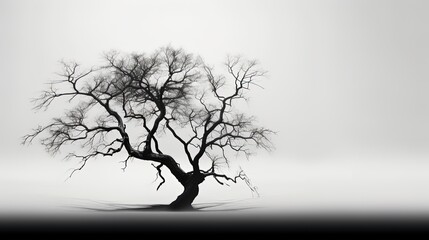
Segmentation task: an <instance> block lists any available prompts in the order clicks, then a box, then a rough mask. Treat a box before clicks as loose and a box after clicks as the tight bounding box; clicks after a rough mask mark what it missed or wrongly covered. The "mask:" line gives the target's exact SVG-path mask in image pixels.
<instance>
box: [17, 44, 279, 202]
mask: <svg viewBox="0 0 429 240" xmlns="http://www.w3.org/2000/svg"><path fill="white" fill-rule="evenodd" d="M225 66H226V70H227V74H226V76H224V75H217V74H215V73H214V69H213V68H212V67H209V66H208V65H206V64H205V63H204V62H203V61H202V60H201V59H200V58H199V57H195V56H193V55H192V54H188V53H186V52H185V51H183V50H182V49H175V48H172V47H164V48H161V49H159V50H157V51H155V53H153V54H151V55H147V54H119V53H117V52H111V53H108V54H106V55H105V64H104V65H102V66H100V67H97V68H92V69H89V70H86V71H84V70H81V67H80V66H79V65H78V64H77V63H64V62H63V67H64V69H63V70H64V71H63V73H62V74H61V76H62V79H61V80H59V81H54V82H52V83H51V84H50V87H49V89H47V90H45V91H43V92H42V94H41V96H40V97H38V98H37V99H35V100H34V101H35V108H36V109H38V110H40V109H44V110H46V109H47V108H48V107H49V106H51V103H52V102H53V101H54V100H58V99H60V98H65V100H67V101H64V102H63V103H64V104H69V105H71V106H72V108H71V109H69V110H66V112H65V113H64V115H62V116H61V117H57V118H53V119H52V121H51V122H50V123H49V124H47V125H45V126H39V127H38V128H36V129H34V130H33V132H32V133H30V134H28V135H26V136H24V140H23V142H24V144H25V143H31V142H32V141H33V140H34V139H35V138H36V137H38V136H39V135H40V142H41V144H42V145H43V146H45V148H46V150H47V151H48V152H50V153H54V154H55V153H57V152H58V151H59V150H60V149H61V148H62V147H63V146H65V145H67V144H74V143H76V144H77V143H80V144H81V146H82V152H85V154H83V155H82V154H77V153H74V152H73V153H70V154H68V157H75V158H79V159H81V161H82V164H81V165H80V167H79V168H77V169H75V170H74V171H73V172H72V173H71V175H73V173H74V172H75V171H77V170H81V169H82V168H83V167H84V166H85V164H86V162H87V161H88V160H89V159H91V158H94V157H96V156H113V155H115V154H117V153H120V152H125V153H126V154H127V156H128V157H127V158H126V160H125V161H124V163H125V167H126V164H127V161H128V160H129V159H131V158H134V159H139V160H144V161H152V162H153V164H152V165H153V166H154V167H155V168H156V170H157V177H160V178H161V179H162V181H161V183H160V184H159V185H158V188H157V189H159V188H160V187H161V185H162V184H163V183H164V182H165V178H164V177H163V175H162V169H163V167H166V168H167V169H168V170H169V171H170V172H171V174H172V175H174V177H175V178H176V179H177V180H178V181H179V182H180V183H181V184H182V185H183V187H184V191H183V193H182V194H180V195H179V196H178V197H177V199H176V200H175V201H173V202H172V203H171V204H170V207H171V208H172V209H185V208H190V207H192V205H191V204H192V202H193V201H194V199H195V198H196V196H197V195H198V191H199V184H200V183H202V182H203V181H204V179H205V178H207V177H213V178H214V179H216V181H217V182H218V183H220V184H222V185H223V184H225V183H226V182H228V181H231V182H234V183H235V182H237V180H238V179H242V180H245V182H246V183H248V185H249V187H251V189H252V190H253V191H256V189H255V188H253V187H252V186H251V185H250V182H249V181H248V178H247V176H246V175H245V174H244V172H243V171H241V170H240V172H238V174H237V175H236V176H233V177H231V176H227V175H226V174H223V173H222V172H220V171H219V167H220V165H222V164H221V163H226V164H229V158H228V156H229V155H231V153H237V154H244V155H246V156H249V155H250V154H251V153H253V152H254V151H252V150H253V149H254V148H255V146H256V147H260V148H264V149H267V150H269V149H271V147H272V144H271V142H270V140H269V137H270V135H271V134H272V133H273V132H272V131H271V130H269V129H266V128H263V127H257V126H255V125H254V120H255V119H254V117H253V116H247V115H246V114H243V113H240V112H239V111H238V110H237V108H236V107H235V104H236V103H237V102H239V101H240V100H246V99H247V95H246V94H247V93H248V91H249V90H250V88H251V87H252V86H259V85H258V84H257V83H256V80H257V79H259V78H260V77H262V76H263V75H264V72H263V71H261V70H259V69H258V68H257V67H258V65H257V62H256V61H245V60H242V59H241V58H239V57H233V58H231V57H230V58H228V60H227V62H226V64H225ZM75 103H77V104H75ZM126 124H128V125H130V126H131V127H127V126H126ZM137 124H138V126H139V127H138V128H136V127H132V126H137ZM167 134H170V136H171V137H172V138H174V139H175V140H176V141H178V143H179V144H180V145H181V148H182V150H183V151H184V153H185V155H186V158H187V162H188V163H189V164H190V166H191V167H192V170H191V171H189V172H186V171H184V170H183V169H182V168H181V167H180V165H179V163H178V161H177V160H176V159H175V158H173V157H172V156H170V155H168V154H167V153H165V152H163V151H162V150H161V146H163V145H162V141H161V140H160V136H161V137H162V136H164V137H165V135H167ZM134 135H138V136H137V137H132V136H134ZM203 159H206V160H205V161H207V160H209V161H210V167H206V169H202V167H201V166H202V165H203V164H201V161H202V160H203ZM125 167H124V169H125ZM71 175H70V176H71Z"/></svg>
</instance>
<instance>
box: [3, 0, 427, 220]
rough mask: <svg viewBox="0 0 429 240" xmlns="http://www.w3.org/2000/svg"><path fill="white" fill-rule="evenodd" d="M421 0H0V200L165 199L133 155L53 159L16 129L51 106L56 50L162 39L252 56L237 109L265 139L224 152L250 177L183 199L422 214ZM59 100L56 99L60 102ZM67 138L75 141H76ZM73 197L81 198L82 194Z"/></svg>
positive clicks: (205, 53) (72, 53) (139, 47)
mask: <svg viewBox="0 0 429 240" xmlns="http://www.w3.org/2000/svg"><path fill="white" fill-rule="evenodd" d="M428 10H429V2H427V1H415V0H411V1H408V0H407V1H405V0H404V1H397V0H389V1H387V0H371V1H370V0H359V1H358V0H341V1H340V0H337V1H334V0H323V1H317V0H313V1H310V0H304V1H287V0H232V1H231V0H228V1H227V0H216V1H214V0H212V1H210V0H205V1H202V0H181V1H173V0H169V1H167V0H159V1H144V0H139V1H132V0H124V1H119V0H118V1H114V0H89V1H88V0H85V1H83V0H62V1H58V0H38V1H31V0H0V33H1V37H0V73H1V75H0V79H1V86H2V87H1V94H0V107H1V110H2V114H1V118H0V126H1V136H0V153H1V154H0V196H1V200H0V212H2V211H15V210H17V209H23V206H25V207H26V208H25V209H29V210H32V209H36V208H39V206H42V205H43V206H45V207H46V206H48V207H49V206H57V205H68V204H75V202H76V199H80V200H82V199H83V200H84V201H104V202H113V203H136V204H151V203H169V202H171V201H172V200H174V199H175V198H176V197H177V195H178V194H179V193H180V192H181V190H182V189H181V186H180V185H179V184H178V183H177V182H175V180H174V179H173V178H171V177H170V176H168V175H169V174H168V173H167V171H165V174H164V175H165V176H166V177H167V183H166V184H165V185H164V186H163V187H162V188H161V189H160V190H159V191H158V192H156V186H157V183H154V182H153V180H154V179H155V174H156V170H155V169H154V168H153V167H152V166H150V163H147V162H142V161H138V160H134V161H132V162H130V163H129V166H128V168H127V170H126V172H125V173H123V172H122V170H121V168H122V167H123V165H122V164H121V163H119V161H122V160H124V159H119V158H104V159H103V158H98V159H96V160H93V161H89V162H88V164H87V166H86V167H85V168H84V169H83V170H82V171H80V172H76V174H75V175H74V176H73V178H71V179H68V180H67V181H65V180H66V179H67V177H68V175H69V174H70V171H71V170H72V169H73V168H76V167H79V163H78V162H77V161H64V160H63V158H64V156H65V153H64V152H63V154H60V155H56V156H51V155H49V154H47V153H45V152H44V149H43V147H42V146H41V145H39V144H37V143H36V142H35V143H34V144H33V145H31V146H29V147H28V146H22V145H20V142H21V137H22V136H23V135H25V134H27V133H29V131H30V130H31V129H32V128H34V127H37V125H38V124H43V123H46V122H47V121H48V120H49V119H50V118H51V117H53V116H56V115H58V114H61V113H62V109H61V108H59V109H56V110H55V111H47V112H43V111H42V112H35V111H34V110H32V104H31V101H30V100H31V98H32V97H37V96H38V94H39V93H40V91H41V90H43V89H45V88H46V87H47V86H48V85H46V83H48V82H49V81H51V80H55V79H56V78H57V75H56V74H55V73H56V72H59V71H60V70H61V69H60V64H59V63H58V61H60V60H75V61H77V62H79V63H81V64H82V65H83V66H86V67H90V66H92V65H97V64H100V63H101V62H102V54H103V52H106V51H109V50H112V49H115V50H118V51H122V52H152V51H154V50H155V49H158V48H159V47H162V46H166V45H169V44H170V45H172V46H173V47H182V48H184V49H185V50H186V51H187V52H190V53H194V54H196V55H200V56H201V57H203V59H204V60H205V61H206V62H207V63H209V64H217V65H219V64H220V63H222V62H223V61H224V60H225V57H226V56H227V55H228V54H229V55H238V54H240V55H242V56H244V57H246V58H251V59H253V58H254V59H258V60H259V62H260V63H261V66H262V67H263V68H264V69H265V70H267V71H268V75H267V76H268V77H267V78H266V79H263V81H261V84H262V85H263V86H264V88H265V89H254V91H253V93H251V100H250V102H249V103H248V104H249V109H248V110H249V111H250V112H251V113H252V114H254V115H256V116H257V118H258V123H259V124H261V125H263V126H265V127H269V128H271V129H273V130H275V131H277V135H276V136H274V137H273V142H274V144H275V146H276V150H275V151H273V152H271V153H264V152H260V154H258V155H256V156H253V157H252V158H251V159H250V161H247V160H245V159H238V160H237V165H241V166H242V168H243V169H244V170H245V171H246V173H247V174H248V175H249V177H250V178H251V180H252V182H253V183H254V184H255V185H256V186H258V189H259V192H260V194H261V198H259V199H255V198H252V193H251V191H250V190H249V189H248V188H247V187H246V185H245V184H244V183H242V182H241V183H239V184H236V185H231V187H225V186H220V185H217V184H216V182H215V181H212V180H206V182H204V183H203V185H201V188H200V189H201V190H200V195H199V196H198V197H197V199H196V203H210V202H216V201H232V200H234V201H236V200H241V201H243V200H245V201H247V202H252V204H255V203H257V204H259V205H260V206H264V207H273V208H277V209H278V208H281V209H283V210H285V211H336V210H345V211H348V210H359V211H362V210H368V211H378V210H383V209H384V210H387V211H414V212H426V213H427V212H428V211H429V191H428V186H429V174H428V172H429V95H428V94H427V92H428V90H429V78H428V77H429V71H428V64H429V27H428V24H427V23H428V22H429V15H428V14H427V12H428ZM64 108H66V106H64ZM76 149H78V146H76ZM231 171H232V173H234V169H232V170H231ZM80 200H79V201H80Z"/></svg>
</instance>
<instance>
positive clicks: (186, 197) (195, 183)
mask: <svg viewBox="0 0 429 240" xmlns="http://www.w3.org/2000/svg"><path fill="white" fill-rule="evenodd" d="M203 181H204V176H202V175H201V174H198V175H194V174H193V175H191V176H190V177H189V179H188V180H187V181H186V182H185V183H184V184H183V187H184V190H183V193H182V194H180V195H179V196H178V197H177V199H176V200H174V201H173V202H172V203H170V208H171V209H173V210H190V209H193V207H192V202H194V200H195V198H196V197H197V196H198V192H199V185H200V183H202V182H203Z"/></svg>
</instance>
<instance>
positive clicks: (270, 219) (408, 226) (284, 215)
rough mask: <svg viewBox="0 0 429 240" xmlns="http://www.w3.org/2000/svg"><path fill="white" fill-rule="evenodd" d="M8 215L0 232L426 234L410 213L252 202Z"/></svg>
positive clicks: (75, 207) (78, 203)
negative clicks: (306, 208)
mask: <svg viewBox="0 0 429 240" xmlns="http://www.w3.org/2000/svg"><path fill="white" fill-rule="evenodd" d="M71 202H72V201H71V200H70V201H69V204H68V205H62V206H51V208H50V209H49V208H47V207H45V208H39V210H38V211H37V210H35V209H34V208H33V211H27V212H26V211H24V209H23V211H21V212H17V211H16V210H15V211H13V212H12V211H11V212H9V213H5V214H3V215H2V216H0V231H1V232H19V233H26V232H53V233H55V232H81V231H84V232H164V233H166V232H189V231H196V232H216V233H221V232H229V233H232V232H235V233H242V232H254V233H257V232H258V233H261V232H368V231H369V232H399V231H425V232H426V231H429V217H428V215H425V214H416V213H414V214H412V213H410V212H399V211H397V212H392V211H390V212H381V211H380V212H378V213H376V212H360V213H359V212H357V211H337V212H333V211H325V212H322V211H319V212H316V211H313V212H304V211H292V210H287V209H277V210H276V209H274V208H269V207H262V206H260V205H259V206H258V204H257V201H256V200H240V201H224V202H214V203H198V204H195V210H192V211H182V212H172V211H169V210H167V209H166V205H142V204H122V203H111V202H110V203H107V202H95V201H90V200H83V199H74V202H73V203H71Z"/></svg>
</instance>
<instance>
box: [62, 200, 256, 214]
mask: <svg viewBox="0 0 429 240" xmlns="http://www.w3.org/2000/svg"><path fill="white" fill-rule="evenodd" d="M92 202H93V203H97V204H98V205H99V206H98V207H92V206H91V207H90V206H82V205H80V206H77V205H74V206H69V207H71V208H75V209H81V210H91V211H98V212H170V211H172V210H171V208H169V206H168V205H166V204H152V205H151V204H121V203H104V202H95V201H92ZM85 205H86V204H85ZM88 205H91V204H88ZM257 208H258V207H255V206H248V204H247V205H246V204H243V201H242V200H237V201H224V202H213V203H198V204H194V205H193V209H189V210H186V211H188V212H196V211H203V212H231V211H243V210H249V209H257Z"/></svg>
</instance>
